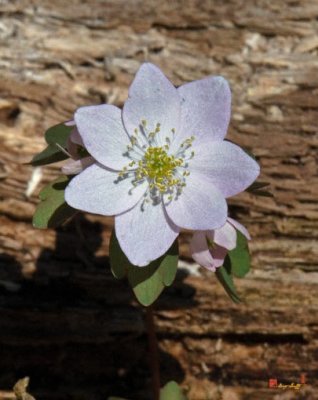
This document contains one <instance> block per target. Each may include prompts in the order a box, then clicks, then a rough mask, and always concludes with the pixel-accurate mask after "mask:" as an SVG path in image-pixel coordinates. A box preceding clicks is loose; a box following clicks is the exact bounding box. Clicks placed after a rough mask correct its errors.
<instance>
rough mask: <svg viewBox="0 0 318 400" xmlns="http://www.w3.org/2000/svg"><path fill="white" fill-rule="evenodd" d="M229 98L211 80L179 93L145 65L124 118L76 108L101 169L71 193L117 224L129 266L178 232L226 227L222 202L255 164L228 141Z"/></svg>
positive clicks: (218, 80)
mask: <svg viewBox="0 0 318 400" xmlns="http://www.w3.org/2000/svg"><path fill="white" fill-rule="evenodd" d="M230 109H231V92H230V89H229V85H228V83H227V81H226V80H225V79H224V78H222V77H220V76H216V77H207V78H205V79H202V80H198V81H193V82H190V83H187V84H185V85H182V86H180V87H179V88H175V87H174V86H173V84H172V83H171V82H170V81H169V80H168V79H167V78H166V77H165V75H164V74H163V73H162V72H161V71H160V69H159V68H157V67H156V66H155V65H153V64H150V63H145V64H143V65H142V66H141V67H140V69H139V70H138V72H137V74H136V76H135V78H134V80H133V82H132V84H131V86H130V89H129V94H128V99H127V100H126V102H125V104H124V106H123V110H121V109H119V108H118V107H115V106H113V105H107V104H103V105H97V106H88V107H81V108H79V109H78V110H77V111H76V113H75V116H74V120H75V123H76V127H77V129H78V132H79V135H80V137H81V140H82V142H83V145H84V147H85V149H86V150H87V151H88V153H89V154H90V155H91V156H92V157H93V158H94V160H95V162H94V164H92V165H91V166H89V167H87V168H86V169H85V170H84V171H82V172H81V173H80V174H78V175H77V176H75V177H74V178H73V179H72V180H71V182H70V183H69V185H68V186H67V188H66V191H65V199H66V202H67V203H68V204H69V205H70V206H71V207H73V208H76V209H79V210H82V211H87V212H90V213H96V214H101V215H114V216H115V232H116V236H117V239H118V241H119V244H120V246H121V248H122V250H123V251H124V253H125V254H126V256H127V257H128V259H129V260H130V261H131V262H132V263H133V264H135V265H137V266H145V265H148V264H149V263H150V262H151V261H153V260H154V259H156V258H158V257H160V256H161V255H162V254H164V253H165V252H166V251H167V250H168V249H169V247H170V246H171V244H172V243H173V242H174V240H175V239H176V237H177V236H178V234H179V232H180V230H181V229H182V228H184V229H190V230H200V231H202V230H213V229H216V228H219V227H221V226H223V225H224V223H225V222H226V218H227V203H226V198H228V197H230V196H233V195H235V194H237V193H239V192H242V191H243V190H245V189H246V188H247V187H248V186H249V185H250V184H251V183H252V182H253V181H254V180H255V179H256V177H257V176H258V174H259V166H258V164H257V163H256V162H255V161H254V160H253V159H252V158H251V157H250V156H248V155H247V154H246V153H245V152H244V151H243V150H242V149H241V148H240V147H238V146H237V145H235V144H233V143H231V142H228V141H225V140H224V137H225V135H226V131H227V127H228V124H229V120H230Z"/></svg>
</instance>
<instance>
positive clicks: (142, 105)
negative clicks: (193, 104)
mask: <svg viewBox="0 0 318 400" xmlns="http://www.w3.org/2000/svg"><path fill="white" fill-rule="evenodd" d="M142 120H145V121H147V125H146V130H147V133H148V134H149V133H150V132H151V131H154V130H155V128H156V124H157V123H159V124H160V132H159V133H157V135H156V139H157V143H158V145H162V144H164V140H165V137H166V136H168V137H169V135H171V136H172V134H171V129H173V128H174V129H176V131H178V128H179V122H180V98H179V95H178V92H177V89H176V88H175V87H174V86H173V84H172V83H171V82H170V81H169V80H168V79H167V78H166V77H165V75H164V74H163V73H162V72H161V71H160V69H159V68H158V67H156V66H155V65H153V64H150V63H145V64H143V65H142V66H141V67H140V68H139V70H138V72H137V74H136V76H135V79H134V80H133V82H132V84H131V86H130V88H129V93H128V99H127V100H126V102H125V104H124V108H123V121H124V124H125V127H126V129H127V132H128V133H129V134H130V135H133V134H134V131H135V129H136V128H137V129H139V127H140V125H141V121H142ZM139 135H140V134H139Z"/></svg>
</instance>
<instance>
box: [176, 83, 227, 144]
mask: <svg viewBox="0 0 318 400" xmlns="http://www.w3.org/2000/svg"><path fill="white" fill-rule="evenodd" d="M178 93H179V95H180V98H181V121H180V132H178V134H177V135H176V138H175V140H174V142H173V144H172V149H173V150H172V151H175V150H177V148H178V147H179V146H180V144H181V142H182V141H184V140H185V139H187V138H188V137H190V136H192V135H194V136H195V137H196V140H198V139H201V138H203V137H207V138H209V139H210V140H218V141H220V140H222V139H224V137H225V135H226V131H227V128H228V125H229V121H230V116H231V91H230V87H229V84H228V82H227V81H226V80H225V79H224V78H223V77H222V76H210V77H208V78H205V79H201V80H198V81H194V82H190V83H186V84H185V85H182V86H180V87H179V88H178Z"/></svg>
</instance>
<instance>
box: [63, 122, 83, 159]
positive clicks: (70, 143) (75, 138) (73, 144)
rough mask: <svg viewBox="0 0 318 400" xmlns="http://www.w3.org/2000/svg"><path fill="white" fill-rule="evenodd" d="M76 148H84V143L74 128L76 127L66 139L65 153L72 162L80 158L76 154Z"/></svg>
mask: <svg viewBox="0 0 318 400" xmlns="http://www.w3.org/2000/svg"><path fill="white" fill-rule="evenodd" d="M78 146H82V147H84V143H83V141H82V138H81V136H80V134H79V132H78V130H77V128H76V126H75V127H74V128H73V129H72V132H71V134H70V136H69V137H68V139H67V145H66V148H67V151H68V152H69V153H70V155H71V157H72V158H73V160H78V159H79V158H80V156H79V154H78Z"/></svg>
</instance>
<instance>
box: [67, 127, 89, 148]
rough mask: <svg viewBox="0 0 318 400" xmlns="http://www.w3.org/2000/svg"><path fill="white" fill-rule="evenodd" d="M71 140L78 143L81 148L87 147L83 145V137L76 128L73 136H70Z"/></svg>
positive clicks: (72, 133)
mask: <svg viewBox="0 0 318 400" xmlns="http://www.w3.org/2000/svg"><path fill="white" fill-rule="evenodd" d="M69 139H70V140H71V141H72V142H73V143H76V144H78V145H79V146H82V147H85V145H84V143H83V139H82V137H81V135H80V134H79V131H78V129H77V128H76V127H75V128H74V129H73V130H72V132H71V134H70V136H69Z"/></svg>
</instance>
